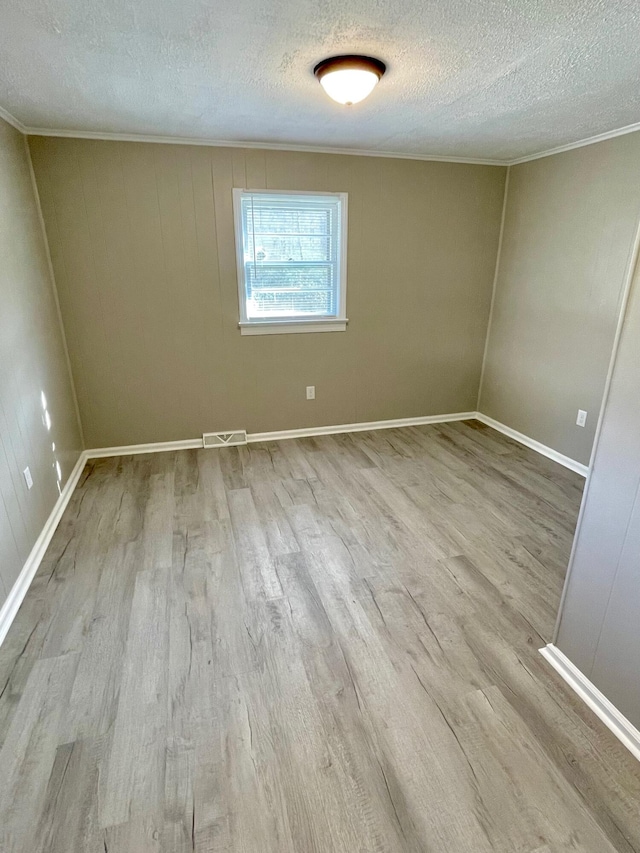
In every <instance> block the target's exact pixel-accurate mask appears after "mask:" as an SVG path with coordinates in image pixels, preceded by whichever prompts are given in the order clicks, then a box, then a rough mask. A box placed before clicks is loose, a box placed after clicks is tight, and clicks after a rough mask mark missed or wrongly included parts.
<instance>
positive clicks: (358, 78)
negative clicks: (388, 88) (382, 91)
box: [314, 56, 386, 105]
mask: <svg viewBox="0 0 640 853" xmlns="http://www.w3.org/2000/svg"><path fill="white" fill-rule="evenodd" d="M385 70H386V66H385V64H384V63H383V62H381V61H380V60H379V59H373V58H372V57H369V56H334V57H332V58H331V59H325V60H323V61H322V62H320V63H318V65H316V67H315V69H314V73H315V75H316V77H317V78H318V80H319V81H320V85H321V86H322V88H323V89H324V90H325V92H326V93H327V95H329V97H330V98H333V100H334V101H337V102H338V103H339V104H347V105H350V104H357V103H358V102H359V101H363V100H364V99H365V98H366V97H367V96H368V95H370V94H371V92H372V91H373V90H374V89H375V87H376V84H377V83H378V81H379V80H380V78H381V77H382V75H383V74H384V72H385Z"/></svg>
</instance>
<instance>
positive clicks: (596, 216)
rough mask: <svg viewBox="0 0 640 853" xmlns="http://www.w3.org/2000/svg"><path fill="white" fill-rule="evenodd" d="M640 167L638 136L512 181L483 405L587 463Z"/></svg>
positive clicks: (582, 151) (531, 169)
mask: <svg viewBox="0 0 640 853" xmlns="http://www.w3.org/2000/svg"><path fill="white" fill-rule="evenodd" d="M639 164H640V134H639V133H634V134H629V135H628V136H622V137H619V138H617V139H613V140H609V141H607V142H602V143H599V144H597V145H590V146H587V147H585V148H579V149H576V150H574V151H570V152H567V153H565V154H557V155H555V156H552V157H546V158H544V159H541V160H535V161H532V162H530V163H525V164H522V165H520V166H515V167H512V168H511V170H510V174H509V188H508V194H507V208H506V218H505V226H504V235H503V244H502V252H501V258H500V267H499V276H498V282H497V288H496V294H495V304H494V309H493V318H492V323H491V328H490V333H489V345H488V349H487V359H486V368H485V375H484V382H483V386H482V392H481V397H480V410H481V411H482V412H483V413H484V414H486V415H489V416H490V417H492V418H495V419H496V420H498V421H501V422H502V423H504V424H507V425H508V426H510V427H512V428H513V429H516V430H518V431H519V432H522V433H524V434H525V435H528V436H530V437H531V438H534V439H536V440H537V441H540V442H542V443H543V444H546V445H548V446H549V447H552V448H554V449H555V450H558V451H560V452H561V453H564V454H565V455H567V456H569V457H571V458H573V459H576V460H577V461H579V462H582V463H585V464H586V463H588V462H589V455H590V452H591V446H592V443H593V437H594V433H595V427H596V423H597V419H598V413H599V409H600V405H601V401H602V394H603V391H604V383H605V379H606V374H607V369H608V365H609V358H610V355H611V349H612V345H613V337H614V333H615V327H616V321H617V317H618V313H619V300H620V294H621V291H622V286H623V282H624V279H625V271H626V270H627V267H628V262H629V258H630V253H631V248H632V244H633V240H634V237H635V233H636V230H637V227H638V217H639V214H640V179H639V178H638V166H639ZM578 409H585V410H587V411H588V413H589V417H588V421H587V427H586V428H585V429H582V428H581V427H578V426H576V415H577V411H578Z"/></svg>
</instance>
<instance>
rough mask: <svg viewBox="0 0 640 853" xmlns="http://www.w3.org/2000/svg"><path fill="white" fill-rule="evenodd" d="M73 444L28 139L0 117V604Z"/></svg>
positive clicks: (75, 448) (76, 438)
mask: <svg viewBox="0 0 640 853" xmlns="http://www.w3.org/2000/svg"><path fill="white" fill-rule="evenodd" d="M43 392H44V394H45V396H46V401H47V406H48V410H49V413H50V417H51V421H52V425H51V430H50V431H49V430H47V428H46V426H45V425H44V423H43V409H42V404H41V394H42V393H43ZM52 442H55V445H56V450H55V453H54V452H53V451H52V449H51V445H52ZM81 444H82V442H81V438H80V434H79V429H78V422H77V416H76V409H75V404H74V400H73V395H72V390H71V384H70V378H69V371H68V365H67V361H66V356H65V352H64V346H63V341H62V333H61V328H60V322H59V316H58V310H57V306H56V302H55V296H54V291H53V286H52V281H51V277H50V273H49V266H48V259H47V252H46V244H45V241H44V235H43V233H42V225H41V221H40V218H39V213H38V207H37V202H36V197H35V194H34V188H33V184H32V179H31V172H30V167H29V159H28V151H27V146H26V143H25V139H24V137H23V136H22V135H21V134H20V133H18V131H16V130H14V129H13V128H12V127H10V126H9V125H8V124H6V122H4V121H2V120H1V119H0V606H1V605H2V603H3V602H4V601H5V599H6V597H7V595H8V593H9V591H10V589H11V587H12V586H13V584H14V582H15V580H16V578H17V577H18V574H19V572H20V570H21V568H22V566H23V564H24V562H25V560H26V558H27V556H28V554H29V551H30V550H31V548H32V547H33V544H34V542H35V540H36V538H37V536H38V535H39V533H40V531H41V529H42V526H43V525H44V522H45V520H46V519H47V517H48V515H49V513H50V512H51V510H52V508H53V506H54V504H55V502H56V499H57V498H58V487H57V475H56V471H55V468H54V465H55V461H56V459H57V460H58V461H59V462H60V465H61V468H62V473H63V481H62V485H64V483H65V482H66V479H67V477H68V475H69V473H70V471H71V469H72V467H73V465H74V464H75V462H76V460H77V458H78V456H79V453H80V450H81ZM27 466H29V467H30V469H31V473H32V475H33V480H34V486H33V488H32V489H31V491H28V490H27V487H26V485H25V481H24V479H23V476H22V471H23V470H24V468H26V467H27Z"/></svg>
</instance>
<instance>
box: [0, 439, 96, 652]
mask: <svg viewBox="0 0 640 853" xmlns="http://www.w3.org/2000/svg"><path fill="white" fill-rule="evenodd" d="M86 461H87V454H86V451H83V452H82V453H81V454H80V456H79V458H78V461H77V462H76V464H75V465H74V467H73V471H72V472H71V474H70V475H69V479H68V480H67V482H66V483H65V486H64V489H63V490H62V492H61V493H60V496H59V498H58V500H57V501H56V503H55V506H54V507H53V509H52V510H51V515H50V516H49V518H48V519H47V520H46V522H45V525H44V527H43V528H42V530H41V531H40V535H39V536H38V538H37V539H36V541H35V544H34V546H33V548H32V549H31V553H30V554H29V556H28V557H27V560H26V562H25V564H24V566H23V567H22V571H21V572H20V574H19V575H18V578H17V580H16V582H15V583H14V585H13V586H12V587H11V590H10V592H9V595H8V596H7V599H6V601H5V602H4V604H3V605H2V607H1V608H0V645H2V642H3V641H4V638H5V637H6V636H7V632H8V630H9V628H10V627H11V623H12V622H13V620H14V619H15V617H16V614H17V612H18V610H19V609H20V605H21V604H22V601H23V599H24V597H25V595H26V594H27V590H28V589H29V587H30V586H31V581H32V580H33V578H34V577H35V574H36V572H37V571H38V567H39V566H40V563H41V562H42V558H43V557H44V555H45V552H46V550H47V548H48V546H49V542H51V538H52V537H53V534H54V533H55V531H56V527H57V526H58V523H59V521H60V519H61V518H62V513H63V512H64V511H65V509H66V507H67V504H68V503H69V499H70V498H71V495H72V494H73V490H74V489H75V487H76V486H77V484H78V480H79V479H80V475H81V474H82V471H83V469H84V466H85V462H86Z"/></svg>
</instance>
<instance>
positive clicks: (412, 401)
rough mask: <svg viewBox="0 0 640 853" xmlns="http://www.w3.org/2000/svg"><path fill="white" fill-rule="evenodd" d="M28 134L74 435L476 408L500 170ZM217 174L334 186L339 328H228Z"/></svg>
mask: <svg viewBox="0 0 640 853" xmlns="http://www.w3.org/2000/svg"><path fill="white" fill-rule="evenodd" d="M30 146H31V152H32V156H33V161H34V167H35V172H36V176H37V181H38V187H39V191H40V195H41V200H42V207H43V212H44V217H45V221H46V226H47V233H48V236H49V243H50V247H51V254H52V259H53V265H54V269H55V274H56V282H57V285H58V291H59V294H60V301H61V305H62V312H63V317H64V322H65V328H66V331H67V337H68V342H69V350H70V355H71V360H72V367H73V373H74V378H75V381H76V388H77V391H78V398H79V402H80V408H81V414H82V420H83V426H84V430H85V436H86V441H87V445H88V446H90V447H95V446H105V445H107V446H110V445H121V444H132V443H139V442H149V441H168V440H174V439H182V438H195V437H197V436H199V435H200V434H201V433H202V432H203V431H212V430H222V429H235V428H245V429H247V430H248V431H249V432H261V431H266V430H277V429H291V428H296V427H306V426H315V425H322V424H339V423H352V422H356V421H369V420H379V419H386V418H401V417H410V416H418V415H429V414H441V413H445V412H457V411H467V410H475V408H476V399H477V390H478V382H479V376H480V369H481V361H482V354H483V348H484V340H485V332H486V325H487V319H488V312H489V304H490V298H491V289H492V280H493V274H494V267H495V260H496V248H497V241H498V231H499V223H500V215H501V209H502V200H503V188H504V179H505V169H503V168H500V167H491V166H472V165H460V164H450V163H434V162H416V161H409V160H393V159H385V158H371V157H357V156H342V155H322V154H306V153H305V154H302V153H292V152H276V151H259V150H240V149H223V148H214V147H196V146H182V145H157V144H141V143H117V142H98V141H88V140H75V139H54V138H35V137H33V138H31V139H30ZM234 186H235V187H247V186H248V187H253V188H261V187H268V188H272V189H296V190H304V189H309V190H324V191H346V192H348V193H349V251H348V294H347V303H348V304H347V314H348V316H349V319H350V323H349V326H348V330H347V331H346V332H338V333H324V334H303V335H291V334H290V335H277V336H276V335H269V336H260V337H246V336H245V337H241V335H240V332H239V330H238V328H237V322H238V301H237V299H238V298H237V284H236V266H235V249H234V234H233V219H232V194H231V190H232V187H234ZM306 385H315V386H316V394H317V399H316V400H315V401H312V402H308V401H306V399H305V386H306Z"/></svg>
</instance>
